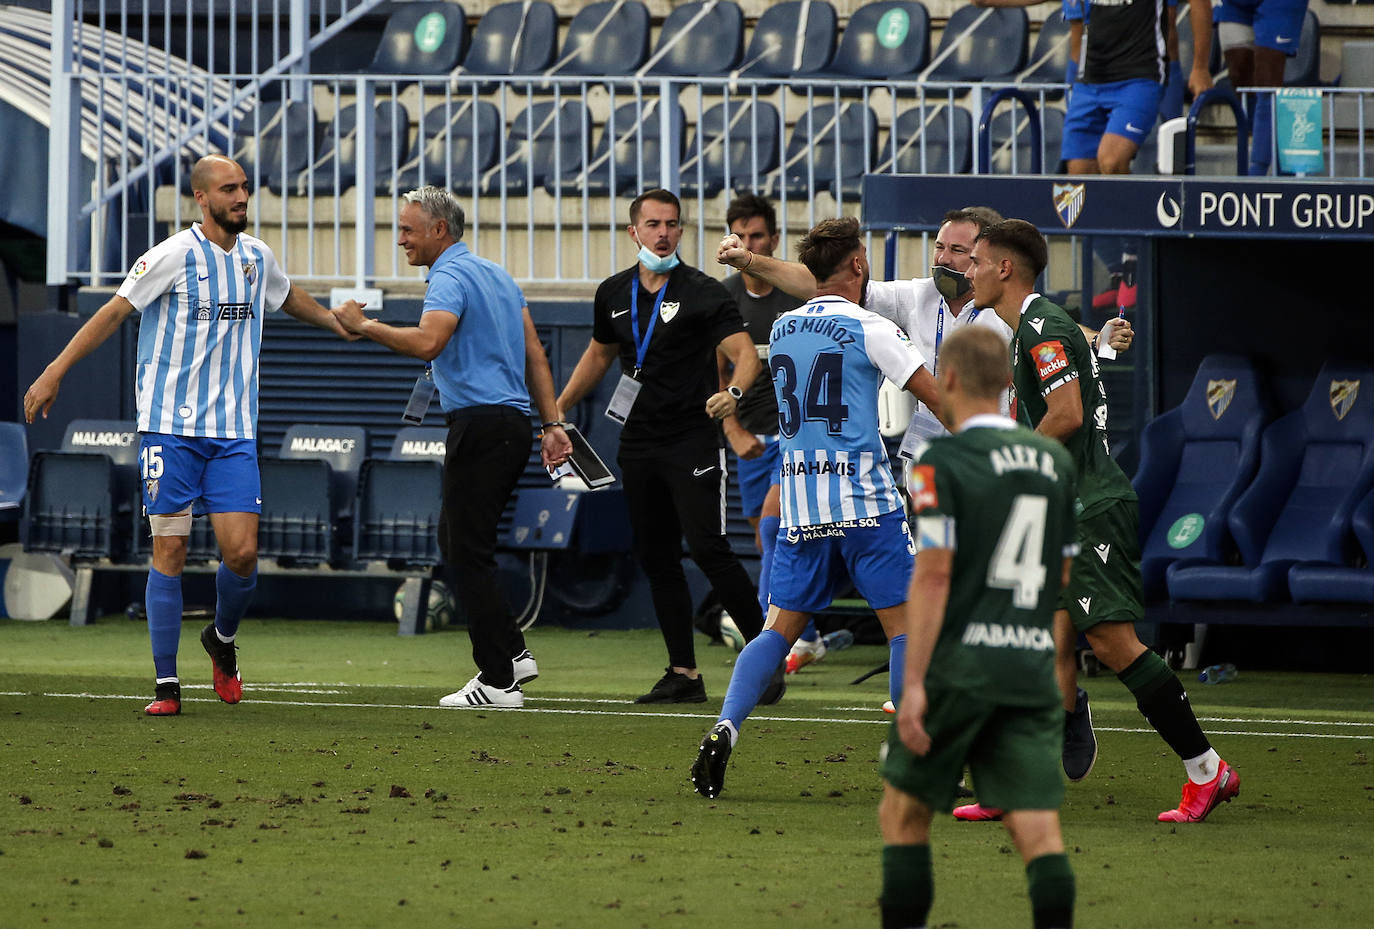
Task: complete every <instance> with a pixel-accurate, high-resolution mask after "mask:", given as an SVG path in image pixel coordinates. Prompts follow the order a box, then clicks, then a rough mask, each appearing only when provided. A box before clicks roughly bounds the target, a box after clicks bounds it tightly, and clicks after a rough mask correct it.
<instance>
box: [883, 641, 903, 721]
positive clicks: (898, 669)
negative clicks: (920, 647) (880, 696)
mask: <svg viewBox="0 0 1374 929" xmlns="http://www.w3.org/2000/svg"><path fill="white" fill-rule="evenodd" d="M887 666H888V667H887V695H888V699H890V700H891V701H892V705H893V706H899V705H901V702H902V677H903V674H904V672H905V670H906V633H905V632H903V633H902V634H900V635H894V636H893V637H892V638H891V639H890V640H888V643H887Z"/></svg>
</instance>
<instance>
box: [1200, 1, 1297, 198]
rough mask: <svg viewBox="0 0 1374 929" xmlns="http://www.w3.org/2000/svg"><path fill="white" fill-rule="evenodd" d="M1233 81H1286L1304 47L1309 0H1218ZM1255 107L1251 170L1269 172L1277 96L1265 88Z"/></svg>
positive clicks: (1277, 83)
mask: <svg viewBox="0 0 1374 929" xmlns="http://www.w3.org/2000/svg"><path fill="white" fill-rule="evenodd" d="M1212 15H1213V19H1214V20H1215V21H1216V26H1217V39H1218V40H1219V41H1220V42H1221V54H1222V56H1223V57H1224V58H1225V59H1226V68H1227V70H1228V71H1229V72H1230V75H1231V83H1232V84H1233V85H1235V86H1236V87H1237V88H1240V87H1282V86H1283V69H1284V65H1285V63H1286V62H1287V59H1289V58H1291V57H1293V56H1294V55H1296V54H1297V53H1298V40H1299V39H1301V38H1302V24H1303V20H1304V19H1305V18H1306V16H1307V0H1217V2H1216V6H1215V7H1214V8H1213V10H1212ZM1246 102H1247V104H1248V106H1247V109H1248V110H1250V173H1251V174H1252V175H1265V174H1268V173H1269V165H1270V161H1271V160H1272V158H1271V156H1272V152H1271V149H1272V148H1273V145H1274V97H1273V94H1268V93H1260V94H1256V95H1254V96H1253V97H1251V98H1250V99H1249V100H1247V101H1246Z"/></svg>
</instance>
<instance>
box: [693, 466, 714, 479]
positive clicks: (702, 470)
mask: <svg viewBox="0 0 1374 929" xmlns="http://www.w3.org/2000/svg"><path fill="white" fill-rule="evenodd" d="M715 469H716V466H715V465H711V467H709V468H693V469H692V477H701V476H702V475H703V474H708V473H710V472H711V471H714V470H715Z"/></svg>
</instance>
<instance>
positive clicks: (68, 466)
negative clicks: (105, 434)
mask: <svg viewBox="0 0 1374 929" xmlns="http://www.w3.org/2000/svg"><path fill="white" fill-rule="evenodd" d="M20 526H21V531H20V534H21V536H22V537H23V540H24V549H25V550H26V551H31V552H56V553H59V554H64V555H71V556H72V557H73V558H78V559H94V558H110V557H113V556H114V555H115V554H116V553H117V552H118V551H119V547H118V543H117V540H116V533H115V476H114V462H113V461H111V460H110V458H109V456H108V455H103V454H101V453H99V452H48V451H40V452H37V453H36V454H34V456H33V461H32V463H31V465H30V469H29V487H28V494H27V496H26V497H25V505H24V518H23V521H22V523H21V524H20Z"/></svg>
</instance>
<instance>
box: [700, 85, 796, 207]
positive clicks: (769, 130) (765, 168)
mask: <svg viewBox="0 0 1374 929" xmlns="http://www.w3.org/2000/svg"><path fill="white" fill-rule="evenodd" d="M781 138H782V118H781V117H780V116H779V115H778V109H777V107H775V106H773V104H771V103H768V102H767V101H764V100H760V101H758V102H757V103H750V102H749V101H748V100H730V101H728V102H724V103H716V104H712V105H711V107H710V108H708V109H707V110H706V112H704V113H702V115H701V119H700V121H699V122H698V123H697V126H696V134H695V136H694V137H693V140H692V142H691V144H690V145H689V146H688V152H690V154H689V155H688V156H687V158H686V159H685V160H684V161H683V162H682V172H681V176H682V192H683V194H684V195H686V196H689V197H694V196H697V194H698V191H700V194H701V196H703V197H714V196H715V195H716V194H718V193H720V192H721V191H722V190H725V189H727V188H728V189H730V190H741V191H742V190H756V189H758V188H761V187H763V186H764V183H765V178H766V177H767V175H768V174H769V173H771V172H773V171H775V170H777V167H778V154H779V150H780V148H781V142H780V140H781Z"/></svg>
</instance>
